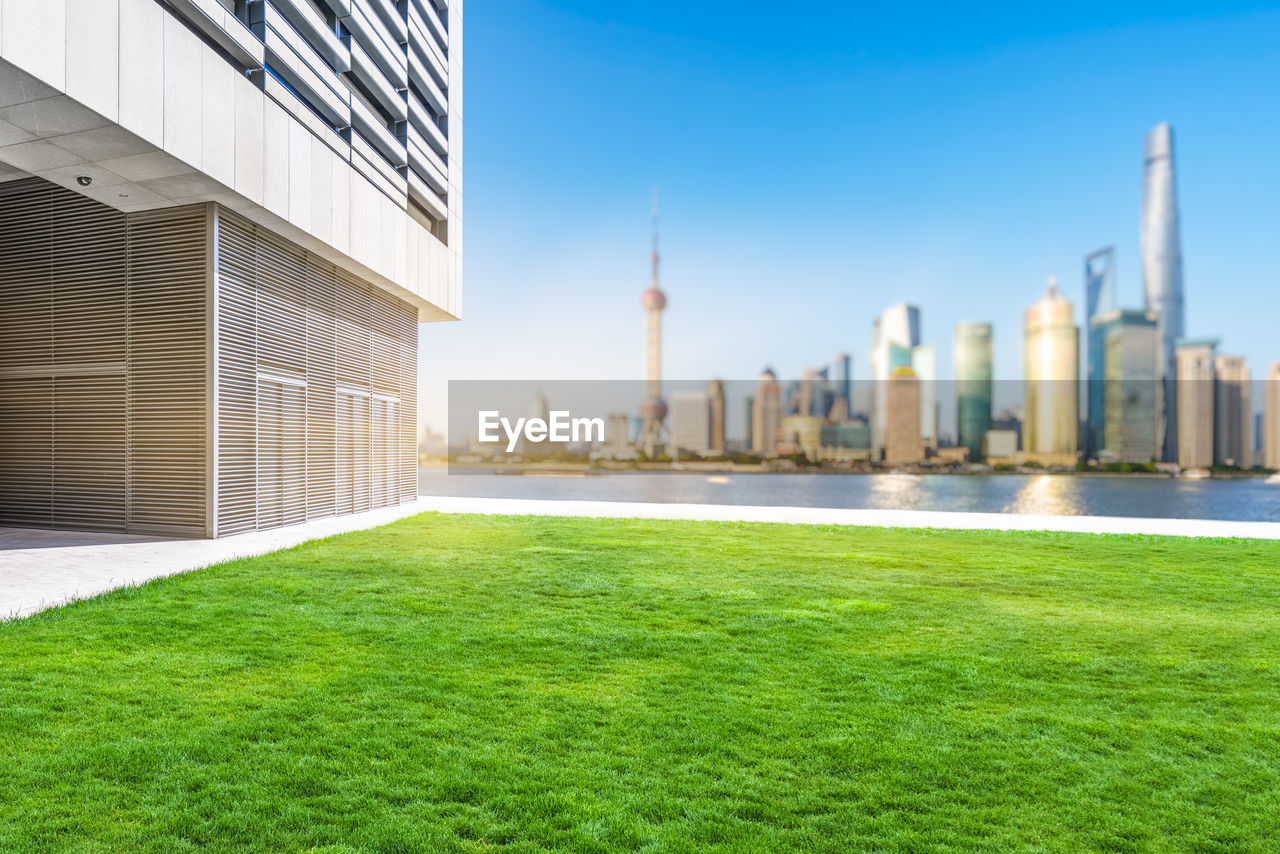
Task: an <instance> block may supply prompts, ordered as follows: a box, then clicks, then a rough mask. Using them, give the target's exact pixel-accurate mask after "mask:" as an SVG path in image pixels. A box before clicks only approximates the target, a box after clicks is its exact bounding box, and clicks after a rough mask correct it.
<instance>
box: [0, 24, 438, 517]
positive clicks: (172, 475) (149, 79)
mask: <svg viewBox="0 0 1280 854" xmlns="http://www.w3.org/2000/svg"><path fill="white" fill-rule="evenodd" d="M461 84H462V3H461V0H401V2H399V3H393V2H390V0H249V2H244V0H165V2H160V0H0V195H2V196H3V198H2V199H0V424H2V425H3V426H2V427H0V524H17V525H26V526H35V527H91V528H99V529H106V530H122V531H138V532H156V533H172V534H188V535H207V536H220V535H223V534H229V533H236V532H239V531H244V530H251V529H254V528H268V527H275V526H279V525H284V524H289V523H291V522H296V521H301V520H303V519H306V518H316V517H318V516H324V515H334V514H340V513H350V512H357V511H360V510H364V509H368V508H370V507H376V506H383V505H387V504H394V503H398V502H400V501H405V500H410V499H412V498H413V497H414V494H415V493H416V485H415V484H416V464H415V463H414V462H413V461H412V460H411V457H416V454H415V453H414V441H415V437H416V432H417V431H416V421H417V412H416V407H417V403H416V377H417V355H416V353H417V336H418V325H417V324H418V323H419V322H420V321H435V320H450V319H456V318H458V317H460V316H461V305H462V299H461V251H462V157H461V143H462V85H461Z"/></svg>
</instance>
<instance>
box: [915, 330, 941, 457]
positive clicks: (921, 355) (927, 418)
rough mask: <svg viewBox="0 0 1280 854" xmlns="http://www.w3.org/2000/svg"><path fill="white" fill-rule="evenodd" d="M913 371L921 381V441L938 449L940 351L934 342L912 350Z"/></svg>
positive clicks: (925, 445) (930, 448)
mask: <svg viewBox="0 0 1280 854" xmlns="http://www.w3.org/2000/svg"><path fill="white" fill-rule="evenodd" d="M911 372H912V373H913V374H915V375H916V380H917V381H918V382H919V383H920V441H921V442H923V443H924V447H925V448H926V449H928V450H929V451H935V450H937V449H938V351H937V348H935V347H934V346H933V345H932V344H921V345H920V346H919V347H913V348H912V350H911Z"/></svg>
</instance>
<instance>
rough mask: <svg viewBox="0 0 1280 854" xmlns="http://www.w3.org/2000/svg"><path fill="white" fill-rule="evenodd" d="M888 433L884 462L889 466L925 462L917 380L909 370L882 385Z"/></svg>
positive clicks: (901, 372) (906, 369)
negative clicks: (883, 387)
mask: <svg viewBox="0 0 1280 854" xmlns="http://www.w3.org/2000/svg"><path fill="white" fill-rule="evenodd" d="M885 392H886V394H885V401H886V410H885V414H886V416H887V422H888V423H887V430H886V433H885V444H884V461H885V462H886V463H888V464H889V465H904V464H910V463H918V462H920V461H921V460H923V459H924V439H923V437H922V436H921V435H920V380H919V379H918V378H917V377H916V375H915V373H914V372H913V371H912V370H911V369H910V368H906V367H904V368H898V369H897V370H895V371H894V372H893V374H892V375H891V376H890V377H889V381H888V382H887V383H885Z"/></svg>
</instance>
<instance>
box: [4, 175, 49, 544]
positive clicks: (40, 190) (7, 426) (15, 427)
mask: <svg viewBox="0 0 1280 854" xmlns="http://www.w3.org/2000/svg"><path fill="white" fill-rule="evenodd" d="M48 186H49V185H46V184H44V183H43V182H35V181H15V182H12V183H7V184H0V524H5V525H21V526H25V527H31V528H47V527H49V526H51V525H52V524H53V380H52V375H51V371H50V367H51V366H52V364H53V259H52V248H51V247H52V240H53V234H52V228H51V221H52V197H51V195H50V193H49V190H48ZM24 369H25V373H24V372H23V371H24ZM40 370H43V373H44V375H43V376H39V375H36V376H33V375H31V374H30V372H31V371H40ZM15 371H16V372H18V373H16V374H15V373H14V372H15Z"/></svg>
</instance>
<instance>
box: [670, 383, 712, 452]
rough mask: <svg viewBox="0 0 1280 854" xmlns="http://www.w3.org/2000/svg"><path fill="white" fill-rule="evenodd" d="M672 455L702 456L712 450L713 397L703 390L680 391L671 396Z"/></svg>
mask: <svg viewBox="0 0 1280 854" xmlns="http://www.w3.org/2000/svg"><path fill="white" fill-rule="evenodd" d="M671 421H672V424H671V444H672V445H673V448H672V456H673V457H674V456H675V455H676V454H677V453H687V454H698V455H699V456H702V455H704V454H706V453H707V451H709V450H711V398H710V397H709V396H708V395H707V393H706V392H702V391H678V392H676V393H675V394H674V395H672V396H671Z"/></svg>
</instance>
